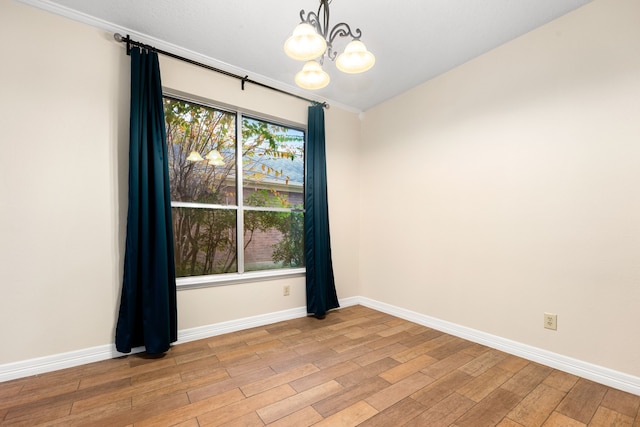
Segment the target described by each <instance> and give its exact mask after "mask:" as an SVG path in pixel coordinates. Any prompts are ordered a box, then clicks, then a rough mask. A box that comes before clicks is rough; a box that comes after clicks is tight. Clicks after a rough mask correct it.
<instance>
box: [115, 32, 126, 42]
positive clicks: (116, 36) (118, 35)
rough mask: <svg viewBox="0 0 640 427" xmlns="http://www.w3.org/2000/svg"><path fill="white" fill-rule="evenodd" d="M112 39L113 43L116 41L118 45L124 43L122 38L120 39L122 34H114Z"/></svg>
mask: <svg viewBox="0 0 640 427" xmlns="http://www.w3.org/2000/svg"><path fill="white" fill-rule="evenodd" d="M113 38H114V39H115V41H117V42H118V43H122V42H123V41H124V37H122V34H120V33H115V34H114V35H113Z"/></svg>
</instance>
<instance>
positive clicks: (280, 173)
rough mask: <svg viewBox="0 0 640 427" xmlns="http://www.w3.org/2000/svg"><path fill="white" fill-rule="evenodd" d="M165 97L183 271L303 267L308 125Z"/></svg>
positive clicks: (211, 272) (177, 248) (176, 235)
mask: <svg viewBox="0 0 640 427" xmlns="http://www.w3.org/2000/svg"><path fill="white" fill-rule="evenodd" d="M164 102H165V104H164V106H165V118H166V129H167V148H168V163H169V178H170V186H171V204H172V217H173V218H172V219H173V229H174V238H175V242H174V247H175V260H176V274H177V276H178V277H191V276H203V275H204V276H206V275H215V274H222V273H243V272H249V271H260V270H274V269H283V268H285V269H286V268H300V267H304V247H303V245H304V239H303V237H304V235H303V222H304V147H305V134H304V131H302V130H300V129H293V128H291V127H288V126H285V125H281V124H276V123H272V122H267V121H264V120H260V119H256V118H251V117H244V116H243V115H242V114H241V113H240V112H231V111H224V110H222V109H217V108H214V107H210V106H205V105H201V104H198V103H194V102H190V101H185V100H181V99H177V98H173V97H165V101H164ZM238 123H242V126H241V129H240V132H238V131H237V130H236V127H237V125H238ZM238 134H239V135H240V140H237V138H236V135H238ZM238 153H240V154H238ZM238 156H240V161H239V162H238ZM238 169H239V174H240V175H239V176H241V177H242V189H241V193H240V194H241V195H242V197H241V200H238V197H237V194H238V189H237V188H238V179H237V176H238Z"/></svg>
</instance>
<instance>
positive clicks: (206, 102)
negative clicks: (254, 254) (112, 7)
mask: <svg viewBox="0 0 640 427" xmlns="http://www.w3.org/2000/svg"><path fill="white" fill-rule="evenodd" d="M162 96H163V98H164V97H169V98H174V99H177V100H181V101H185V102H192V103H196V104H200V105H202V106H205V107H209V108H214V109H216V110H220V111H223V112H225V113H231V114H235V116H236V153H239V154H241V153H242V150H241V149H240V150H239V148H241V147H242V143H243V140H242V125H243V124H242V121H243V119H244V118H245V117H246V118H247V119H254V120H261V121H264V122H267V123H270V124H275V125H281V126H285V127H288V128H291V129H295V130H298V131H301V132H303V133H304V153H305V157H304V164H305V168H304V183H303V194H304V191H306V182H307V171H306V150H307V142H308V130H307V126H306V125H303V124H300V123H296V122H293V121H290V120H286V119H282V118H280V117H275V116H270V115H268V114H264V113H259V112H256V111H252V110H249V109H246V108H242V107H238V106H232V105H228V104H225V103H221V102H217V101H212V100H210V99H207V98H204V97H200V96H197V95H193V94H189V93H185V92H181V91H178V90H174V89H170V88H167V87H163V88H162ZM242 160H243V158H242V155H236V204H235V205H218V204H202V203H191V202H174V201H173V200H172V201H171V208H175V207H184V208H202V209H207V208H209V209H227V210H234V211H236V239H237V244H236V250H237V251H238V253H237V265H238V272H234V273H219V274H207V275H200V276H185V277H176V286H177V287H178V289H194V288H207V287H214V286H225V285H233V284H239V283H247V282H259V281H265V280H275V279H283V278H292V277H304V276H305V274H306V267H298V268H281V269H267V270H259V271H248V272H247V271H244V249H239V248H242V247H243V246H244V245H243V243H244V213H245V212H248V211H261V212H290V213H294V212H303V213H304V212H305V210H304V209H295V208H275V207H262V206H261V207H255V206H245V204H244V195H243V189H244V185H243V184H244V182H243V181H244V177H243V175H244V174H243V169H242ZM174 238H175V236H174ZM241 270H242V271H241Z"/></svg>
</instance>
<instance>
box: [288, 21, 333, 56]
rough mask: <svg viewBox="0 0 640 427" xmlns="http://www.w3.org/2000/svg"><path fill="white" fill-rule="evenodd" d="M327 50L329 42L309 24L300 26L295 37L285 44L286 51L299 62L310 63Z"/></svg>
mask: <svg viewBox="0 0 640 427" xmlns="http://www.w3.org/2000/svg"><path fill="white" fill-rule="evenodd" d="M326 49H327V41H326V40H325V39H324V37H322V36H321V35H320V34H318V33H317V32H316V29H315V28H314V27H313V26H312V25H311V24H307V23H304V22H303V23H302V24H299V25H298V26H297V27H296V28H295V29H294V30H293V35H292V36H291V37H289V38H288V39H287V41H286V42H285V43H284V51H285V52H286V54H287V55H288V56H289V57H290V58H293V59H296V60H298V61H309V60H311V59H315V58H317V57H319V56H322V55H323V54H324V51H325V50H326Z"/></svg>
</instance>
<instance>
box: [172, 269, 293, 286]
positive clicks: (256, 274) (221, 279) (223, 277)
mask: <svg viewBox="0 0 640 427" xmlns="http://www.w3.org/2000/svg"><path fill="white" fill-rule="evenodd" d="M305 272H306V270H305V269H304V268H290V269H282V270H266V271H250V272H247V273H228V274H215V275H210V276H195V277H179V278H177V279H176V286H177V288H178V290H179V291H180V290H187V289H197V288H210V287H214V286H226V285H235V284H238V283H247V282H262V281H265V280H276V279H287V278H291V277H304V275H305Z"/></svg>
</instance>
